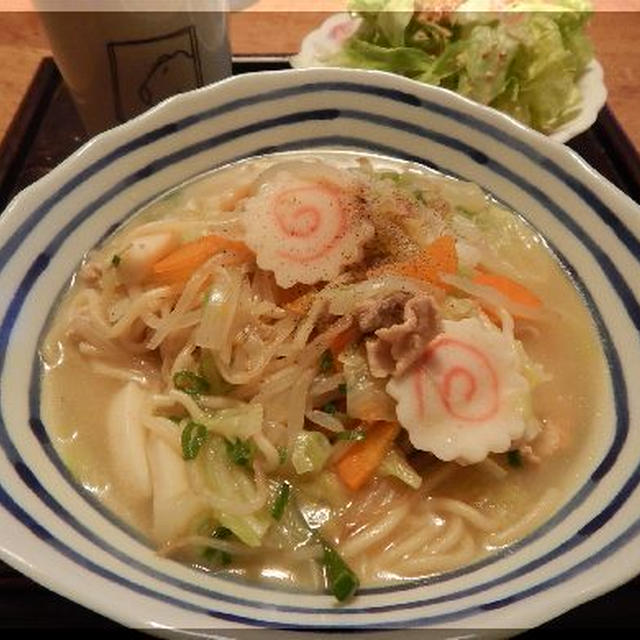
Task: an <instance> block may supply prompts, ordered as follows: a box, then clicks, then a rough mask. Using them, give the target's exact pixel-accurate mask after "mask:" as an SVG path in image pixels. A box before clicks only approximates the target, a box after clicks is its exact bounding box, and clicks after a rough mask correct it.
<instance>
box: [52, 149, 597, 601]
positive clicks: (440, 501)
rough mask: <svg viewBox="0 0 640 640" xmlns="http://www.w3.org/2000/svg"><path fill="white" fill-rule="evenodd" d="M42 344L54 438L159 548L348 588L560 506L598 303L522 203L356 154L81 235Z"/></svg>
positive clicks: (505, 532) (588, 416)
mask: <svg viewBox="0 0 640 640" xmlns="http://www.w3.org/2000/svg"><path fill="white" fill-rule="evenodd" d="M41 357H42V363H43V374H42V415H43V417H44V421H45V424H46V426H47V428H48V431H49V433H50V434H51V438H52V440H53V442H54V444H55V445H56V447H57V449H58V451H59V452H60V455H61V457H62V458H63V460H64V461H65V462H66V464H68V466H69V468H70V470H71V471H72V473H73V474H74V475H75V477H76V478H77V479H78V481H79V482H80V483H81V484H82V485H84V486H85V487H86V488H87V489H88V490H90V491H92V492H93V493H94V494H96V495H98V496H99V497H100V499H101V500H102V501H103V502H104V504H105V505H106V506H107V507H108V508H109V509H112V510H113V512H114V513H116V514H117V516H118V517H119V518H120V519H121V520H122V521H124V522H125V523H127V524H128V525H131V526H134V527H136V528H137V529H138V530H140V531H141V532H142V533H143V534H144V535H145V536H146V537H147V538H148V540H149V541H150V543H151V544H153V545H154V546H155V547H156V548H157V552H158V553H159V554H162V555H164V556H167V557H171V558H174V559H176V560H177V561H181V562H185V563H189V564H192V565H193V566H194V567H198V568H201V569H204V570H207V571H215V572H227V573H231V574H234V575H236V576H241V577H244V578H246V579H249V580H256V581H269V580H271V581H275V582H278V583H284V584H289V585H294V586H297V587H299V588H303V589H315V590H319V591H321V590H329V591H330V592H332V593H333V594H334V595H335V596H336V598H338V599H339V600H347V599H349V598H350V597H351V596H352V595H353V594H354V592H355V591H356V589H357V587H358V585H374V584H381V583H386V582H396V581H401V580H410V579H415V578H417V577H423V576H430V575H434V574H438V573H441V572H445V571H448V570H451V569H454V568H459V567H462V566H464V565H467V564H469V563H473V562H474V561H476V560H478V559H480V558H483V557H486V556H487V555H489V554H491V553H500V552H501V550H502V549H504V548H506V547H508V545H509V544H511V543H513V542H514V541H517V540H519V539H521V538H522V537H523V536H525V535H526V534H527V533H529V532H531V531H532V530H533V529H535V528H536V527H538V526H539V525H541V524H542V523H543V522H545V521H546V520H547V519H548V518H549V517H550V516H551V515H552V514H553V513H554V512H555V511H556V510H557V509H558V507H559V506H560V505H561V504H562V501H563V500H564V499H565V498H566V497H567V496H568V495H569V493H570V492H571V491H572V490H573V489H575V487H576V483H577V482H578V479H579V478H580V473H581V469H584V468H585V465H586V464H587V463H588V461H589V460H590V456H591V455H592V449H593V446H594V445H593V443H594V442H595V441H594V436H593V433H592V432H593V429H591V424H592V422H593V421H594V418H595V416H596V415H597V413H598V410H599V399H600V398H601V397H602V394H603V389H602V388H601V387H602V386H604V385H602V382H601V381H602V379H603V375H602V374H603V371H604V365H603V356H602V353H601V349H600V347H599V342H598V340H597V336H596V331H595V329H594V326H593V324H592V322H591V319H590V316H589V314H588V311H587V309H586V307H585V305H584V304H583V302H582V299H581V297H580V295H579V294H578V292H577V291H576V289H575V288H574V286H573V284H572V282H571V281H570V280H569V278H568V277H567V276H566V274H565V273H564V271H563V270H562V268H561V265H560V264H559V262H558V261H557V260H556V258H555V257H554V256H553V255H552V254H551V253H550V251H549V249H548V247H547V246H546V244H545V242H544V241H543V239H542V238H541V237H540V236H539V235H537V234H536V232H535V231H534V230H533V229H532V228H531V227H530V226H529V225H528V224H526V223H525V222H524V221H523V219H521V218H520V217H518V215H516V214H515V213H513V212H511V211H508V210H506V209H505V208H504V207H503V206H501V205H500V204H499V203H497V202H496V201H495V200H494V199H492V198H491V197H490V196H489V195H487V194H485V193H484V192H483V191H482V190H481V189H480V188H479V187H478V186H476V185H474V184H471V183H467V182H462V181H460V180H455V179H453V178H450V177H446V176H443V175H440V174H437V173H435V172H429V171H427V170H426V169H423V168H420V167H418V166H417V165H413V164H408V163H402V162H400V161H395V160H392V159H386V158H382V157H378V156H371V157H364V156H361V155H358V154H356V153H354V152H339V151H323V152H317V153H311V152H298V153H290V154H277V155H273V156H263V157H260V158H254V159H250V160H247V161H243V162H241V163H238V164H236V165H231V166H229V167H226V168H223V169H221V170H218V171H216V172H213V173H211V174H208V175H205V176H203V177H201V178H198V179H197V180H194V181H192V182H190V183H188V184H186V185H183V186H182V187H180V188H178V189H176V190H174V191H172V192H170V193H169V194H168V195H166V196H165V197H163V198H162V199H160V200H158V201H156V202H154V203H152V204H151V205H149V206H148V207H147V208H146V209H145V210H143V211H141V212H139V213H138V214H137V215H136V216H134V217H133V218H132V219H131V220H130V221H129V222H128V223H127V224H125V225H124V226H123V227H122V228H121V229H119V230H118V231H117V232H116V233H115V234H114V235H113V236H111V237H110V238H108V239H107V240H106V241H105V242H104V243H103V244H102V245H101V246H99V247H97V248H96V249H94V250H92V251H90V252H89V253H88V254H87V255H86V256H85V258H84V260H83V262H82V264H81V266H80V267H79V269H78V271H77V273H76V275H75V277H74V278H73V282H72V285H71V286H70V288H69V290H68V291H67V292H66V293H65V295H64V297H63V299H62V300H61V302H60V304H59V307H58V308H57V310H56V312H55V314H54V316H53V320H52V323H51V325H50V327H49V328H48V332H47V335H46V337H45V339H44V341H43V343H42V346H41ZM78 380H82V381H83V382H82V384H78V383H77V381H78Z"/></svg>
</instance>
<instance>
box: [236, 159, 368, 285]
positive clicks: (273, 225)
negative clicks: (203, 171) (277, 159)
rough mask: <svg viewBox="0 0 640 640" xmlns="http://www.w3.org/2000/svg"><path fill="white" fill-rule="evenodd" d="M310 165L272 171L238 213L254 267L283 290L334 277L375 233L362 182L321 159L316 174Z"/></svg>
mask: <svg viewBox="0 0 640 640" xmlns="http://www.w3.org/2000/svg"><path fill="white" fill-rule="evenodd" d="M308 169H309V168H308V167H305V170H304V171H300V172H298V171H294V170H292V167H291V166H290V165H288V166H287V167H286V168H283V170H282V171H280V172H277V173H275V174H273V178H272V179H271V180H270V181H269V182H268V183H263V184H262V186H261V187H260V188H259V189H258V192H257V193H256V195H255V196H254V197H253V198H251V199H250V200H248V202H247V203H246V205H245V208H244V211H243V213H242V221H243V223H244V226H245V242H246V244H247V245H248V246H249V247H250V248H251V249H252V250H253V251H254V252H255V253H256V257H257V262H258V266H259V267H260V268H261V269H265V270H269V271H273V273H274V275H275V279H276V282H277V283H278V285H280V286H281V287H285V288H288V287H291V286H293V285H294V284H296V283H303V284H314V283H316V282H321V281H330V280H332V279H334V278H336V277H337V276H338V275H339V274H340V273H341V271H342V269H343V267H345V266H347V265H349V264H353V263H355V262H358V261H359V260H361V259H362V256H363V246H364V244H365V243H366V242H368V241H369V240H371V238H372V237H373V235H374V231H375V230H374V227H373V225H372V224H371V223H370V222H369V221H368V220H367V219H366V218H365V217H364V215H363V211H362V207H363V199H362V189H363V188H364V187H363V184H362V183H361V182H359V181H356V180H355V179H353V178H351V177H350V176H349V175H348V174H346V175H345V174H344V172H340V171H338V170H336V169H333V168H331V167H327V166H326V165H322V164H320V163H317V171H316V172H315V175H314V177H311V175H310V171H309V170H308Z"/></svg>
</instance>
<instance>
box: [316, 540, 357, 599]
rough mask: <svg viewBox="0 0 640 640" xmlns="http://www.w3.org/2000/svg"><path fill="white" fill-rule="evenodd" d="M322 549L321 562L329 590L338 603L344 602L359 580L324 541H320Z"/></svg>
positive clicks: (349, 596)
mask: <svg viewBox="0 0 640 640" xmlns="http://www.w3.org/2000/svg"><path fill="white" fill-rule="evenodd" d="M322 548H323V554H322V562H323V564H324V568H325V571H326V575H327V581H328V582H329V590H330V591H331V593H332V594H333V595H334V596H335V597H336V599H337V600H338V602H344V601H345V600H348V599H349V598H351V597H352V596H353V595H354V593H355V592H356V591H357V589H358V587H359V586H360V580H358V576H357V575H356V574H355V573H354V572H353V571H352V570H351V569H350V568H349V566H348V565H347V563H346V562H345V561H344V560H343V559H342V558H341V557H340V554H339V553H338V552H337V551H336V550H335V549H334V548H333V547H332V546H331V545H329V544H328V543H327V542H325V541H324V540H322Z"/></svg>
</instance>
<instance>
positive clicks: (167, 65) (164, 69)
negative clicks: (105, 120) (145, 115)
mask: <svg viewBox="0 0 640 640" xmlns="http://www.w3.org/2000/svg"><path fill="white" fill-rule="evenodd" d="M107 52H108V57H109V67H110V71H111V84H112V88H113V98H114V107H115V112H116V116H117V118H118V120H119V121H120V122H125V121H126V120H128V119H129V118H131V117H132V116H134V115H136V114H138V113H140V112H141V111H144V110H145V109H148V108H149V107H152V106H153V105H155V104H158V103H159V102H161V101H162V100H164V99H165V98H168V97H169V96H172V95H174V94H176V93H182V92H184V91H189V90H190V89H195V88H197V87H201V86H203V84H204V82H203V77H202V64H201V61H200V55H199V52H198V40H197V36H196V29H195V27H194V26H193V25H188V26H186V27H184V28H183V29H179V30H177V31H172V32H171V33H166V34H162V35H157V36H154V37H152V38H145V39H141V40H123V41H120V42H117V41H114V42H108V43H107Z"/></svg>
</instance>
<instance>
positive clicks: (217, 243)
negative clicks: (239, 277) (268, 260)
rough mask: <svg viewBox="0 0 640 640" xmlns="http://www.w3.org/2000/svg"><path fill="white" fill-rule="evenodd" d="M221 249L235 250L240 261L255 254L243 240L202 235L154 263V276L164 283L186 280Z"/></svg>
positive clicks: (157, 280)
mask: <svg viewBox="0 0 640 640" xmlns="http://www.w3.org/2000/svg"><path fill="white" fill-rule="evenodd" d="M220 251H232V252H234V253H235V254H236V255H237V262H239V263H240V262H246V261H247V260H249V259H250V258H251V257H252V256H253V254H252V253H251V251H250V250H249V248H248V247H247V246H246V245H245V244H244V243H243V242H238V241H237V240H229V238H224V237H222V236H216V235H207V236H202V237H201V238H198V239H197V240H193V241H192V242H187V243H185V244H183V245H181V246H180V247H178V248H177V249H176V250H175V251H173V252H172V253H170V254H169V255H168V256H165V257H164V258H162V259H161V260H158V262H156V263H155V264H154V265H153V269H152V278H153V279H154V280H155V281H156V282H159V283H162V284H178V283H180V282H184V281H185V280H187V279H188V278H189V276H190V275H191V274H192V273H193V272H194V271H195V270H196V269H197V268H198V267H200V266H202V265H203V264H204V263H205V262H206V261H207V260H208V259H209V258H211V256H214V255H215V254H216V253H218V252H220Z"/></svg>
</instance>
